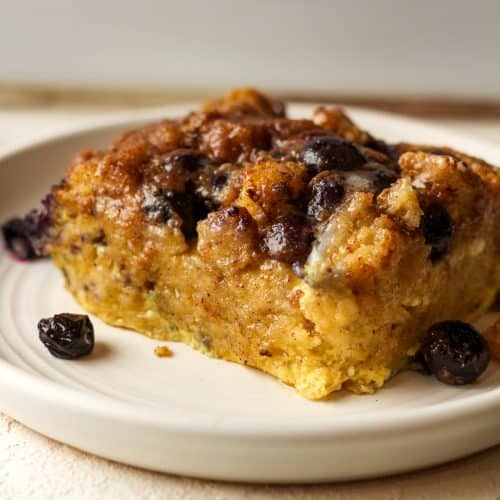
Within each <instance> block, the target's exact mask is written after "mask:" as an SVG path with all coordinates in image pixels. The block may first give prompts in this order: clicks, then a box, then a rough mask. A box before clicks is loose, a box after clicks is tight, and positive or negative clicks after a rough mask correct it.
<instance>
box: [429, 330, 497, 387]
mask: <svg viewBox="0 0 500 500" xmlns="http://www.w3.org/2000/svg"><path fill="white" fill-rule="evenodd" d="M422 355H423V358H424V362H425V364H426V365H427V367H428V369H429V370H430V371H431V373H433V374H434V375H435V376H436V378H437V379H438V380H439V381H441V382H444V383H445V384H450V385H464V384H470V383H472V382H474V381H475V380H476V379H477V378H478V377H479V376H480V375H481V374H482V373H483V372H484V371H485V370H486V368H487V366H488V363H489V361H490V352H489V349H488V344H487V343H486V341H485V340H484V339H483V337H482V336H481V335H480V334H479V333H478V332H477V331H476V330H475V329H474V328H473V327H472V326H471V325H469V324H467V323H463V322H462V321H442V322H440V323H435V324H434V325H432V326H431V327H430V328H429V331H428V333H427V339H426V340H425V341H424V343H423V346H422Z"/></svg>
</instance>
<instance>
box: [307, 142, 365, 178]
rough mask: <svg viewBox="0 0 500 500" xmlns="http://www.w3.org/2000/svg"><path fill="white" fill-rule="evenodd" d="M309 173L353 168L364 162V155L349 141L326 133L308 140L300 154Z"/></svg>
mask: <svg viewBox="0 0 500 500" xmlns="http://www.w3.org/2000/svg"><path fill="white" fill-rule="evenodd" d="M300 160H301V161H302V162H304V163H305V165H306V166H307V167H308V168H309V170H310V171H311V173H313V174H315V173H319V172H322V171H323V170H353V169H355V168H359V167H361V166H362V165H363V164H364V163H366V159H365V157H364V156H363V155H362V154H361V152H360V151H359V149H358V148H357V147H356V146H355V145H354V144H352V143H351V142H348V141H345V140H344V139H342V138H340V137H338V136H334V135H328V136H324V137H316V138H314V139H312V140H310V141H308V142H307V143H306V144H305V146H304V148H303V149H302V152H301V154H300Z"/></svg>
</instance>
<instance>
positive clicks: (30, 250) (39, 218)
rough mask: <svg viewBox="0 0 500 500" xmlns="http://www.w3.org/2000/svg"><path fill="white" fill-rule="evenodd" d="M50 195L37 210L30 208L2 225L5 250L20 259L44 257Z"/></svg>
mask: <svg viewBox="0 0 500 500" xmlns="http://www.w3.org/2000/svg"><path fill="white" fill-rule="evenodd" d="M49 205H50V196H48V197H46V198H45V199H44V200H43V201H42V207H41V208H40V209H39V210H31V212H29V213H28V214H27V215H26V216H25V217H24V218H19V217H15V218H12V219H10V220H8V221H7V222H5V223H4V224H3V225H2V235H3V239H4V241H5V246H6V247H7V250H8V251H9V252H10V253H11V254H12V255H14V256H15V257H17V258H18V259H20V260H33V259H36V258H38V257H45V256H46V252H45V248H44V246H45V240H46V238H47V233H48V230H49V228H50V216H49Z"/></svg>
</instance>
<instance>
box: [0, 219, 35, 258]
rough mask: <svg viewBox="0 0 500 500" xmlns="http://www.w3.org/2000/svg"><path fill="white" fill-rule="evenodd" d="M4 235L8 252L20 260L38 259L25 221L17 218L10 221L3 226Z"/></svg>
mask: <svg viewBox="0 0 500 500" xmlns="http://www.w3.org/2000/svg"><path fill="white" fill-rule="evenodd" d="M2 235H3V239H4V241H5V246H6V248H7V250H8V251H9V252H10V253H11V254H12V255H14V256H15V257H17V258H18V259H20V260H33V259H35V258H36V257H37V254H36V251H35V249H34V248H33V245H32V243H31V241H30V238H29V235H28V234H27V232H26V228H25V226H24V221H23V219H20V218H18V217H16V218H13V219H10V220H8V221H7V222H6V223H5V224H3V225H2Z"/></svg>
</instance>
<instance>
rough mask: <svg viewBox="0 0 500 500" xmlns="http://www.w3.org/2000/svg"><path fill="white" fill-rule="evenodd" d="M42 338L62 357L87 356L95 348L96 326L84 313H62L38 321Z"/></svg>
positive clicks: (47, 346) (51, 352)
mask: <svg viewBox="0 0 500 500" xmlns="http://www.w3.org/2000/svg"><path fill="white" fill-rule="evenodd" d="M38 334H39V337H40V340H41V341H42V342H43V344H44V345H45V347H46V348H47V349H48V350H49V352H50V354H52V355H53V356H55V357H56V358H61V359H75V358H79V357H81V356H86V355H87V354H90V353H91V352H92V349H93V348H94V327H93V326H92V323H91V322H90V319H89V317H88V316H86V315H84V314H70V313H62V314H56V315H55V316H52V317H50V318H45V319H41V320H40V321H39V322H38Z"/></svg>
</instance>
